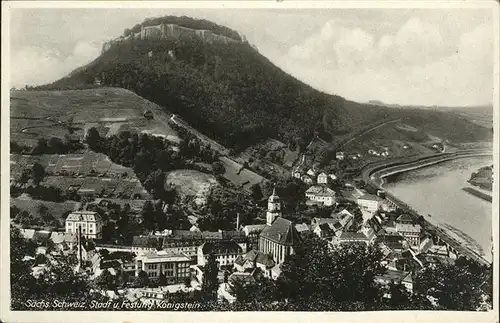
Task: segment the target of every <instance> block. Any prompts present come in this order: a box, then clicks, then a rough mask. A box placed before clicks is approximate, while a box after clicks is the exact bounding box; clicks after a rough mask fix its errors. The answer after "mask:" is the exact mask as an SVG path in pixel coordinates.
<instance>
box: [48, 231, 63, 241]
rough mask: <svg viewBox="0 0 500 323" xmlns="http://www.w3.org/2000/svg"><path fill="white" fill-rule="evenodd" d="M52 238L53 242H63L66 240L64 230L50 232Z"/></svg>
mask: <svg viewBox="0 0 500 323" xmlns="http://www.w3.org/2000/svg"><path fill="white" fill-rule="evenodd" d="M50 240H52V242H54V243H56V244H58V243H63V242H64V232H52V233H51V234H50Z"/></svg>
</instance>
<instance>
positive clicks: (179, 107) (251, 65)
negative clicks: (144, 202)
mask: <svg viewBox="0 0 500 323" xmlns="http://www.w3.org/2000/svg"><path fill="white" fill-rule="evenodd" d="M167 18H168V17H166V18H165V19H167ZM158 19H160V20H161V19H163V18H158ZM168 19H169V18H168ZM168 19H167V20H168ZM179 19H181V18H179ZM160 20H158V21H160ZM167 20H166V21H167ZM151 21H153V22H155V23H156V20H150V21H149V22H148V23H150V22H151ZM200 24H201V22H200ZM96 79H99V80H100V83H101V85H100V86H112V87H123V88H126V89H129V90H131V91H133V92H135V93H137V94H139V95H141V96H143V97H145V98H147V99H149V100H151V101H153V102H155V103H157V104H159V105H160V106H163V107H164V108H165V109H167V110H168V111H170V112H173V113H176V114H178V115H179V116H181V117H182V118H183V119H185V120H186V121H187V122H188V123H189V124H190V125H191V126H193V127H194V128H196V129H199V130H200V131H202V132H203V133H205V134H206V135H208V136H210V137H212V138H214V139H216V140H218V141H219V142H221V143H222V144H225V145H227V146H229V147H231V148H233V149H244V148H246V147H248V146H250V145H253V144H255V143H258V142H260V141H263V140H266V139H269V138H275V139H278V140H281V141H282V142H284V143H285V144H288V145H293V146H295V145H298V146H299V147H304V146H305V145H306V143H307V142H309V141H310V139H311V138H312V137H313V136H314V135H318V136H319V137H320V138H322V139H325V140H326V141H328V142H331V141H337V140H338V139H339V138H342V137H343V136H345V135H347V134H351V133H355V132H356V131H360V130H361V129H363V128H364V127H367V126H369V125H372V124H374V123H378V122H381V121H383V120H388V119H394V118H406V119H407V120H408V121H405V122H408V124H413V125H415V126H422V127H425V128H426V130H427V128H428V130H429V131H430V132H431V133H434V134H435V135H436V136H439V137H441V138H447V139H449V140H452V141H468V142H470V141H478V140H485V138H491V137H492V132H491V129H487V128H484V127H481V126H478V125H475V124H473V123H471V122H469V121H467V120H466V119H465V118H462V117H460V116H458V115H455V114H451V113H446V112H441V111H435V110H421V109H404V108H388V107H383V106H376V105H367V104H360V103H355V102H351V101H347V100H345V99H343V98H342V97H339V96H334V95H328V94H325V93H322V92H320V91H317V90H315V89H313V88H312V87H310V86H308V85H306V84H304V83H302V82H300V81H298V80H297V79H295V78H294V77H292V76H290V75H288V74H286V73H285V72H283V71H282V70H281V69H279V68H278V67H276V66H275V65H273V63H271V62H270V61H269V60H268V59H267V58H265V57H264V56H262V55H261V54H259V53H258V52H256V51H255V50H254V49H253V48H252V47H251V46H250V45H249V44H248V43H231V44H220V43H217V44H209V43H205V42H203V41H202V40H201V39H198V38H196V37H192V38H185V39H183V40H182V41H175V40H159V41H153V40H139V39H131V40H129V41H125V42H122V43H120V44H115V45H112V47H111V48H110V49H109V50H108V51H106V52H105V53H103V54H102V55H101V56H100V57H99V58H98V59H96V60H95V61H94V62H93V63H91V64H89V65H88V66H86V67H85V68H83V69H79V70H77V71H75V72H73V73H71V74H70V75H69V76H68V77H66V78H63V79H61V80H59V81H56V82H54V83H52V84H49V85H45V86H41V87H38V89H58V90H61V89H78V88H82V87H85V86H87V87H93V86H95V80H96ZM456 129H460V132H457V131H456Z"/></svg>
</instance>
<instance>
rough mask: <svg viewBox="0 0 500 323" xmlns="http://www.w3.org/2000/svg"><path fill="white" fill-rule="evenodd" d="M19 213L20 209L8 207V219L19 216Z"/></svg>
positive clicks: (13, 206) (12, 206)
mask: <svg viewBox="0 0 500 323" xmlns="http://www.w3.org/2000/svg"><path fill="white" fill-rule="evenodd" d="M19 212H21V209H20V208H18V207H17V206H15V205H11V206H10V218H11V219H14V218H15V217H16V215H18V214H19Z"/></svg>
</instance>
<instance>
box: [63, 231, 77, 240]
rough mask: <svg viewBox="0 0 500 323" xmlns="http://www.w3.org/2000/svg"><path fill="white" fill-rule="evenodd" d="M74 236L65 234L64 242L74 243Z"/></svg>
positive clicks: (73, 234)
mask: <svg viewBox="0 0 500 323" xmlns="http://www.w3.org/2000/svg"><path fill="white" fill-rule="evenodd" d="M76 240H77V238H76V234H75V233H65V234H64V241H65V242H76Z"/></svg>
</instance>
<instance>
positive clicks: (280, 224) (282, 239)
mask: <svg viewBox="0 0 500 323" xmlns="http://www.w3.org/2000/svg"><path fill="white" fill-rule="evenodd" d="M260 236H261V237H263V238H266V239H269V240H271V241H273V242H276V243H279V244H283V245H295V244H296V243H298V242H299V241H300V235H299V233H298V232H297V229H295V226H294V225H293V223H292V222H291V221H290V220H287V219H284V218H282V217H277V218H276V219H275V220H274V222H273V223H272V224H271V225H267V226H266V227H265V228H264V230H262V232H261V233H260Z"/></svg>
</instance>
